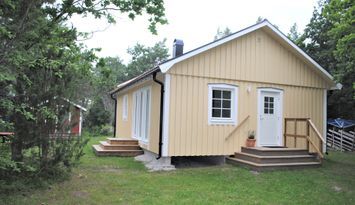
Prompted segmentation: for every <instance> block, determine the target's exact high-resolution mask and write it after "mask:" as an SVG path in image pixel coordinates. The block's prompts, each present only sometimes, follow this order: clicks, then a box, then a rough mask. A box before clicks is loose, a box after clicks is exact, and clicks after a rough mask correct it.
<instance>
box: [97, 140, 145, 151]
mask: <svg viewBox="0 0 355 205" xmlns="http://www.w3.org/2000/svg"><path fill="white" fill-rule="evenodd" d="M100 147H101V148H102V149H104V150H140V149H141V148H140V147H139V146H138V145H131V144H110V143H108V142H106V141H100Z"/></svg>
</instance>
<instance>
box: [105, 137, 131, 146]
mask: <svg viewBox="0 0 355 205" xmlns="http://www.w3.org/2000/svg"><path fill="white" fill-rule="evenodd" d="M107 142H108V143H109V144H112V145H113V144H120V145H138V140H135V139H131V138H110V137H109V138H107Z"/></svg>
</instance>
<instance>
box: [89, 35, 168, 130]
mask: <svg viewBox="0 0 355 205" xmlns="http://www.w3.org/2000/svg"><path fill="white" fill-rule="evenodd" d="M165 42H166V40H163V41H160V42H157V43H156V44H155V45H154V46H152V47H147V46H144V45H142V44H139V43H137V44H136V45H134V46H133V47H132V48H128V50H127V52H128V53H129V54H130V55H131V60H130V62H129V63H128V65H124V64H123V63H122V60H121V59H120V58H119V57H106V58H102V59H100V61H99V62H98V63H97V65H96V67H95V68H94V90H95V94H94V96H95V97H94V98H93V104H92V107H91V108H90V109H89V115H88V116H87V118H86V123H85V125H86V126H88V127H89V128H96V127H100V126H103V125H105V124H108V123H110V122H112V121H113V119H114V104H113V100H112V99H111V96H110V95H108V94H107V93H108V91H110V90H112V89H113V88H114V87H115V86H116V85H118V84H120V83H122V82H124V81H127V80H129V79H131V78H133V77H135V76H137V75H139V74H141V73H143V72H145V71H146V70H148V69H151V68H154V67H155V66H156V65H157V64H158V63H159V62H161V61H164V60H166V59H167V58H168V57H169V54H168V48H167V47H166V45H165ZM100 106H101V109H102V110H101V111H99V110H98V109H99V107H100ZM107 113H108V116H109V118H108V119H109V120H108V121H107V120H97V119H102V118H105V119H107Z"/></svg>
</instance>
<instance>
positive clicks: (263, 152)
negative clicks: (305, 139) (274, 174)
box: [242, 147, 309, 156]
mask: <svg viewBox="0 0 355 205" xmlns="http://www.w3.org/2000/svg"><path fill="white" fill-rule="evenodd" d="M242 152H243V153H248V154H254V155H260V156H290V155H308V154H309V153H308V151H307V150H306V149H300V148H268V147H242Z"/></svg>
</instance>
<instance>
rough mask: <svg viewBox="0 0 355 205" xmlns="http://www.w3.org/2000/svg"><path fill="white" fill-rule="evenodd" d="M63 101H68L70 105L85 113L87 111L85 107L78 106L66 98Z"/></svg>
mask: <svg viewBox="0 0 355 205" xmlns="http://www.w3.org/2000/svg"><path fill="white" fill-rule="evenodd" d="M63 100H65V101H67V102H68V103H69V104H71V105H73V106H74V107H77V108H79V109H80V110H83V111H84V112H86V111H87V109H86V108H84V107H83V106H81V105H78V104H76V103H74V102H72V101H70V100H68V99H66V98H63Z"/></svg>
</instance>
